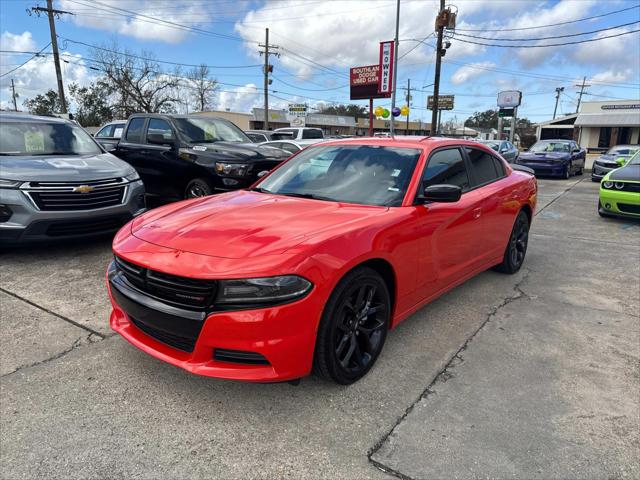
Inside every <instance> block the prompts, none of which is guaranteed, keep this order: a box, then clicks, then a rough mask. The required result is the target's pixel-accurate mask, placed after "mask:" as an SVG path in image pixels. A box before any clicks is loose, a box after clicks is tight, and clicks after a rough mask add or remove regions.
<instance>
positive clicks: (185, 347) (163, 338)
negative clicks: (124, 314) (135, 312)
mask: <svg viewBox="0 0 640 480" xmlns="http://www.w3.org/2000/svg"><path fill="white" fill-rule="evenodd" d="M129 318H130V319H131V322H132V323H133V324H134V325H135V326H136V327H137V328H138V329H139V330H140V331H142V333H144V334H146V335H148V336H150V337H151V338H155V339H156V340H158V341H159V342H162V343H164V344H166V345H169V346H170V347H173V348H177V349H178V350H182V351H183V352H188V353H191V352H193V349H194V348H195V346H196V340H197V339H198V335H189V334H186V333H183V334H181V335H177V334H175V333H170V332H167V331H164V330H160V329H158V328H155V327H153V326H152V325H149V324H147V323H144V322H142V321H140V320H138V319H137V318H134V317H131V316H130V317H129Z"/></svg>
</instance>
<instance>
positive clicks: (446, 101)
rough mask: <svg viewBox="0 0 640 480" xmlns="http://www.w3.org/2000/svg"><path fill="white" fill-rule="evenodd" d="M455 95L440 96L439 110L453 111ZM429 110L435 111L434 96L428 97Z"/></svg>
mask: <svg viewBox="0 0 640 480" xmlns="http://www.w3.org/2000/svg"><path fill="white" fill-rule="evenodd" d="M454 98H455V97H454V96H453V95H438V110H453V100H454ZM427 108H428V109H429V110H433V95H429V96H428V97H427Z"/></svg>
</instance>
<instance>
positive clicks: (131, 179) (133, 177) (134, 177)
mask: <svg viewBox="0 0 640 480" xmlns="http://www.w3.org/2000/svg"><path fill="white" fill-rule="evenodd" d="M124 178H125V179H126V180H128V181H129V182H135V181H136V180H140V175H138V172H136V171H135V170H134V171H133V172H131V173H130V174H128V175H125V176H124Z"/></svg>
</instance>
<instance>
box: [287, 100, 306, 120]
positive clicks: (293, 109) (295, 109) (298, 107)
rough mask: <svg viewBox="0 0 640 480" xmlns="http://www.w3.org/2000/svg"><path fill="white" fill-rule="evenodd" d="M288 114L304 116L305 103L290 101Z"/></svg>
mask: <svg viewBox="0 0 640 480" xmlns="http://www.w3.org/2000/svg"><path fill="white" fill-rule="evenodd" d="M289 116H290V117H306V116H307V105H306V104H304V103H290V104H289Z"/></svg>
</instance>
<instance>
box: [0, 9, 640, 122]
mask: <svg viewBox="0 0 640 480" xmlns="http://www.w3.org/2000/svg"><path fill="white" fill-rule="evenodd" d="M38 3H40V5H41V6H43V5H46V2H45V1H44V0H40V1H39V2H38V1H37V0H32V1H25V0H0V5H1V8H0V32H1V45H0V46H1V49H0V50H1V52H0V76H1V78H0V102H2V106H3V107H7V105H8V102H9V101H10V98H11V97H10V88H9V87H10V84H11V79H13V80H14V82H15V85H16V91H17V92H18V94H19V95H20V98H19V100H18V102H19V105H21V104H22V102H23V101H24V100H25V99H27V98H29V97H32V96H34V95H36V94H38V93H41V92H43V91H46V90H47V89H49V88H55V86H56V83H55V73H54V68H53V61H52V58H51V55H46V53H47V52H50V51H51V49H50V47H49V46H48V44H49V42H50V40H51V39H50V35H49V28H48V22H47V20H46V18H45V17H38V16H36V15H31V16H29V15H28V14H27V12H26V10H27V9H28V8H29V7H32V6H34V5H36V4H38ZM438 4H439V2H437V1H435V0H402V1H401V12H400V47H399V54H400V62H399V67H398V78H399V80H398V89H399V90H398V92H399V98H400V100H399V102H398V103H399V104H400V105H402V104H404V101H403V100H404V95H405V91H404V88H405V87H406V84H407V80H408V79H411V86H412V89H413V91H412V98H413V101H412V106H411V112H412V113H411V116H412V118H413V119H418V118H422V119H423V120H426V121H429V120H430V112H429V111H427V110H426V100H427V95H428V94H430V93H431V90H432V87H431V86H429V85H430V84H432V83H433V74H434V66H433V62H434V47H433V45H434V43H435V40H434V36H433V24H434V18H435V12H436V11H437V5H438ZM455 5H456V7H457V9H458V23H457V30H456V35H455V38H451V39H450V41H451V47H450V48H449V50H448V51H447V54H446V56H445V58H444V63H443V68H442V87H441V93H442V94H454V95H455V96H456V99H455V110H454V111H452V112H447V114H446V115H444V116H443V119H446V118H449V117H453V116H456V117H457V119H458V120H460V121H461V120H464V119H465V118H467V117H468V116H469V115H470V114H471V113H473V112H474V111H478V110H480V111H482V110H486V109H489V108H495V98H496V94H497V92H498V91H500V90H509V89H517V90H521V91H522V92H523V106H522V108H521V115H522V116H527V117H529V118H530V119H531V120H532V121H542V120H546V119H549V118H550V117H551V115H552V113H553V107H554V102H555V89H556V87H564V92H563V94H562V96H561V98H560V100H561V102H560V105H559V109H558V110H559V113H571V112H573V111H575V109H576V100H577V90H578V89H577V88H576V87H575V86H574V85H575V84H576V83H578V82H579V81H581V80H582V78H583V76H586V77H587V83H589V84H591V85H592V86H591V87H589V88H588V89H587V90H586V91H587V92H588V94H587V95H585V96H584V99H585V100H587V101H589V100H603V99H638V98H640V33H637V32H635V33H630V34H627V32H633V31H634V30H638V29H640V8H638V7H640V2H638V0H632V1H617V0H608V1H602V0H560V1H552V0H548V1H542V0H517V1H515V0H457V1H456V2H455ZM395 6H396V2H395V0H362V1H361V0H347V1H338V0H335V1H329V0H324V1H322V0H267V1H255V0H215V1H214V0H210V1H205V0H99V1H93V0H54V7H55V8H58V9H62V10H65V11H68V12H71V13H73V15H63V16H62V17H61V18H60V19H59V20H58V21H57V30H58V36H59V38H60V40H59V43H60V48H61V50H62V55H63V57H62V58H63V59H64V60H66V62H65V63H63V64H62V68H63V77H64V81H65V83H71V82H77V83H80V84H85V83H88V82H91V81H92V80H93V79H95V77H96V76H97V75H99V73H100V72H99V71H96V70H94V69H92V68H91V66H92V61H91V45H103V46H104V45H106V44H107V43H109V42H111V41H112V40H114V39H116V40H117V41H118V43H119V45H120V46H122V47H126V48H129V49H130V50H133V51H136V52H143V51H145V52H153V53H154V54H155V56H156V57H157V58H158V59H159V60H163V61H166V62H174V63H183V64H200V63H205V64H207V65H211V66H212V68H211V69H212V71H213V73H214V76H215V78H217V80H218V81H219V82H220V86H219V93H218V98H217V107H218V108H220V109H225V108H229V109H231V110H235V111H244V112H248V111H250V110H251V108H252V107H255V106H261V105H262V102H263V99H262V94H261V88H262V71H261V67H260V66H259V65H260V63H261V62H262V59H261V58H260V56H259V54H258V50H259V45H258V44H259V43H261V42H264V34H265V31H264V30H265V27H269V29H270V43H272V44H275V45H277V46H278V47H279V48H278V50H277V51H278V52H279V53H280V56H279V57H278V58H273V60H272V63H273V64H274V73H273V84H272V86H271V95H270V98H271V99H272V102H271V105H272V106H274V107H283V106H285V105H286V104H287V103H289V102H291V101H293V102H307V103H309V104H310V105H312V106H315V107H317V106H318V105H319V104H320V103H325V104H330V103H335V102H337V103H348V102H349V88H348V83H349V78H348V73H349V67H353V66H360V65H370V64H374V63H377V56H378V50H379V42H380V41H383V40H391V39H392V38H393V35H394V28H395V23H394V19H395ZM621 10H624V11H621ZM616 11H618V13H613V14H610V13H611V12H616ZM591 17H597V18H591ZM559 23H561V25H556V24H559ZM549 25H555V26H549ZM538 27H540V28H538ZM523 28H524V29H525V30H523ZM583 33H585V35H576V34H583ZM620 34H623V35H620ZM613 35H619V36H615V37H613ZM478 37H480V38H478ZM549 37H559V38H552V39H549ZM602 37H611V38H604V39H603V40H600V41H596V42H588V43H578V44H573V45H564V46H553V47H548V48H530V47H531V46H534V45H545V44H556V43H567V42H575V41H580V40H585V39H592V38H602ZM479 44H502V45H514V46H516V48H503V47H494V46H486V45H479ZM519 45H527V46H528V47H527V48H523V47H518V46H519ZM40 50H42V51H43V53H45V54H44V55H42V56H40V57H35V58H33V59H32V60H30V61H29V62H27V63H26V64H25V65H24V66H20V65H21V64H22V63H23V62H25V61H27V60H29V59H30V58H32V57H33V53H8V52H39V51H40ZM167 66H168V65H167ZM14 69H15V70H14ZM12 70H13V71H12ZM376 104H381V105H383V106H388V105H389V102H388V101H386V100H379V101H376Z"/></svg>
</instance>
